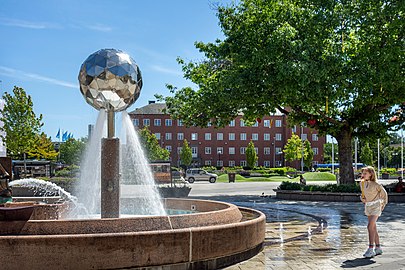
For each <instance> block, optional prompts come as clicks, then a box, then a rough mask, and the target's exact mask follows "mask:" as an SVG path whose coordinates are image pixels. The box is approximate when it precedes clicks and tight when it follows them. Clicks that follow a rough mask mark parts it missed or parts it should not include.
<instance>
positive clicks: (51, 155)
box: [28, 132, 58, 160]
mask: <svg viewBox="0 0 405 270" xmlns="http://www.w3.org/2000/svg"><path fill="white" fill-rule="evenodd" d="M57 156H58V152H56V151H55V146H54V144H53V143H52V140H51V138H50V137H47V136H46V134H45V133H43V132H42V133H41V135H37V138H36V142H35V144H34V146H33V147H32V148H31V149H30V150H29V151H28V158H33V159H47V160H56V157H57Z"/></svg>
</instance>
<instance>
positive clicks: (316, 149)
mask: <svg viewBox="0 0 405 270" xmlns="http://www.w3.org/2000/svg"><path fill="white" fill-rule="evenodd" d="M312 151H314V156H316V155H318V147H315V148H312Z"/></svg>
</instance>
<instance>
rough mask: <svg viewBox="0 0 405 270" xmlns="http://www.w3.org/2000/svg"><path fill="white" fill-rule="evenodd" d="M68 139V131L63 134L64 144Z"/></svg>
mask: <svg viewBox="0 0 405 270" xmlns="http://www.w3.org/2000/svg"><path fill="white" fill-rule="evenodd" d="M67 139H68V133H67V131H65V132H63V135H62V142H66V140H67Z"/></svg>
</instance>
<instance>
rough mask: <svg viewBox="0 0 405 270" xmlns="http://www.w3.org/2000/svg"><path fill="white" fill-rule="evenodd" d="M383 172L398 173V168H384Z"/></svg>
mask: <svg viewBox="0 0 405 270" xmlns="http://www.w3.org/2000/svg"><path fill="white" fill-rule="evenodd" d="M381 173H388V174H391V175H395V174H396V173H397V169H395V168H382V169H381Z"/></svg>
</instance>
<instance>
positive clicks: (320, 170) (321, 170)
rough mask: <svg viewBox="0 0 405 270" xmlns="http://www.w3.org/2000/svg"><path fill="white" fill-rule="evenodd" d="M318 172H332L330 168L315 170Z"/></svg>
mask: <svg viewBox="0 0 405 270" xmlns="http://www.w3.org/2000/svg"><path fill="white" fill-rule="evenodd" d="M316 170H317V171H318V172H330V171H332V169H331V168H318V169H316Z"/></svg>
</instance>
